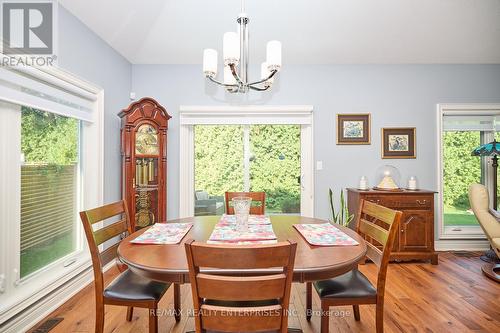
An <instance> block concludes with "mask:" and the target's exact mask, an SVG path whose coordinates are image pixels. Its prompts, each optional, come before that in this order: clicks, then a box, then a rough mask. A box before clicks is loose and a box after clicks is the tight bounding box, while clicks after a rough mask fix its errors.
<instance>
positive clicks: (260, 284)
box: [185, 240, 297, 333]
mask: <svg viewBox="0 0 500 333" xmlns="http://www.w3.org/2000/svg"><path fill="white" fill-rule="evenodd" d="M185 247H186V256H187V261H188V266H189V281H190V283H191V290H192V295H193V306H194V314H195V316H194V317H195V327H196V332H197V333H202V332H206V331H217V332H264V331H266V332H287V329H288V307H289V302H290V290H291V287H292V278H293V266H294V262H295V252H296V249H297V244H296V243H295V242H294V241H287V242H279V243H276V244H265V245H236V246H235V245H215V244H207V243H201V242H194V241H193V240H189V241H187V242H186V243H185ZM207 267H209V269H201V268H207ZM271 268H272V270H270V269H271ZM235 270H238V271H240V272H239V273H240V274H239V275H238V274H235V273H234V272H235ZM241 270H251V275H250V276H241Z"/></svg>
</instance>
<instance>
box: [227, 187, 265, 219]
mask: <svg viewBox="0 0 500 333" xmlns="http://www.w3.org/2000/svg"><path fill="white" fill-rule="evenodd" d="M236 197H250V198H252V205H251V206H250V214H255V215H264V214H265V211H266V193H265V192H226V193H225V198H226V214H229V215H234V207H233V206H232V202H231V200H232V199H233V198H236ZM255 203H257V204H258V205H255Z"/></svg>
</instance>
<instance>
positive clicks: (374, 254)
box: [366, 242, 382, 267]
mask: <svg viewBox="0 0 500 333" xmlns="http://www.w3.org/2000/svg"><path fill="white" fill-rule="evenodd" d="M366 256H367V257H368V258H369V259H370V260H371V261H373V263H374V264H375V265H377V266H378V267H380V264H381V263H382V251H380V249H379V248H378V247H376V246H375V245H373V244H372V243H369V242H366Z"/></svg>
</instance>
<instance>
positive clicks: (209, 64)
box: [203, 49, 217, 77]
mask: <svg viewBox="0 0 500 333" xmlns="http://www.w3.org/2000/svg"><path fill="white" fill-rule="evenodd" d="M203 74H205V76H209V77H215V76H216V75H217V51H216V50H214V49H205V50H203Z"/></svg>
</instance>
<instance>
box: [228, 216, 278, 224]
mask: <svg viewBox="0 0 500 333" xmlns="http://www.w3.org/2000/svg"><path fill="white" fill-rule="evenodd" d="M231 223H236V215H227V214H224V215H222V217H221V218H220V221H219V224H231ZM248 224H271V219H270V218H269V216H267V215H249V216H248Z"/></svg>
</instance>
